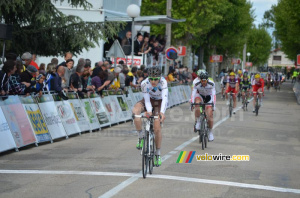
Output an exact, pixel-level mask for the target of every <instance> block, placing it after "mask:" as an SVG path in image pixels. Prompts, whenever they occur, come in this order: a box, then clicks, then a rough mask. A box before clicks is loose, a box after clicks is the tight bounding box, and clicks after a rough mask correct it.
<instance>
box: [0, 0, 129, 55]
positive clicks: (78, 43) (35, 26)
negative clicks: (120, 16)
mask: <svg viewBox="0 0 300 198" xmlns="http://www.w3.org/2000/svg"><path fill="white" fill-rule="evenodd" d="M55 1H60V2H63V1H64V0H55ZM68 3H69V4H71V5H72V6H74V7H77V6H80V7H83V8H84V9H89V8H91V4H90V3H88V1H87V0H68ZM0 21H1V22H3V23H5V24H13V39H12V41H10V42H9V43H8V47H7V51H14V52H16V53H17V54H21V53H23V52H25V51H31V52H34V53H37V54H38V55H43V56H51V55H53V56H57V55H62V54H64V53H65V52H67V51H70V52H73V53H74V54H79V53H80V52H82V50H83V49H88V48H90V47H95V44H98V42H99V40H100V39H103V40H106V39H107V38H111V37H113V36H114V35H116V34H117V33H118V32H119V31H120V29H121V28H122V27H123V23H118V22H113V23H112V22H105V23H101V22H84V21H82V20H81V18H79V17H77V16H72V15H70V16H66V15H64V14H63V13H62V12H60V11H59V10H58V9H57V8H56V7H55V6H54V5H53V4H52V3H51V1H42V2H41V1H40V0H15V1H13V2H10V1H1V2H0Z"/></svg>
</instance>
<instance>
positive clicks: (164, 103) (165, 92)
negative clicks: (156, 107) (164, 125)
mask: <svg viewBox="0 0 300 198" xmlns="http://www.w3.org/2000/svg"><path fill="white" fill-rule="evenodd" d="M168 94H169V90H168V87H167V88H166V89H163V90H162V91H161V97H162V102H161V108H160V112H161V113H165V112H166V110H167V107H168Z"/></svg>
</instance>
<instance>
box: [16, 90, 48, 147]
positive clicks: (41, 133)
mask: <svg viewBox="0 0 300 198" xmlns="http://www.w3.org/2000/svg"><path fill="white" fill-rule="evenodd" d="M19 99H20V100H21V102H22V104H23V107H24V109H25V111H26V113H27V116H28V118H29V120H30V123H31V127H32V129H33V131H34V133H35V137H36V139H37V141H38V143H39V142H50V141H51V136H50V134H49V131H48V128H47V126H46V123H45V120H44V118H43V116H42V114H41V111H40V109H39V106H38V105H37V103H36V102H35V100H34V99H33V98H32V97H31V96H27V97H25V96H19Z"/></svg>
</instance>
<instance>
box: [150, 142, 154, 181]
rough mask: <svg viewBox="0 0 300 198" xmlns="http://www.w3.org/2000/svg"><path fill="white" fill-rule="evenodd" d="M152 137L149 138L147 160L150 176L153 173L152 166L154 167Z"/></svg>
mask: <svg viewBox="0 0 300 198" xmlns="http://www.w3.org/2000/svg"><path fill="white" fill-rule="evenodd" d="M154 142H155V141H154V137H152V138H151V140H150V153H151V156H150V158H149V173H150V175H151V174H152V173H153V166H154V152H155V150H154V148H155V146H154V145H155V143H154Z"/></svg>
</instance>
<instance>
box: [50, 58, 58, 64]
mask: <svg viewBox="0 0 300 198" xmlns="http://www.w3.org/2000/svg"><path fill="white" fill-rule="evenodd" d="M51 63H53V64H54V65H55V66H57V65H58V59H57V58H52V59H51Z"/></svg>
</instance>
